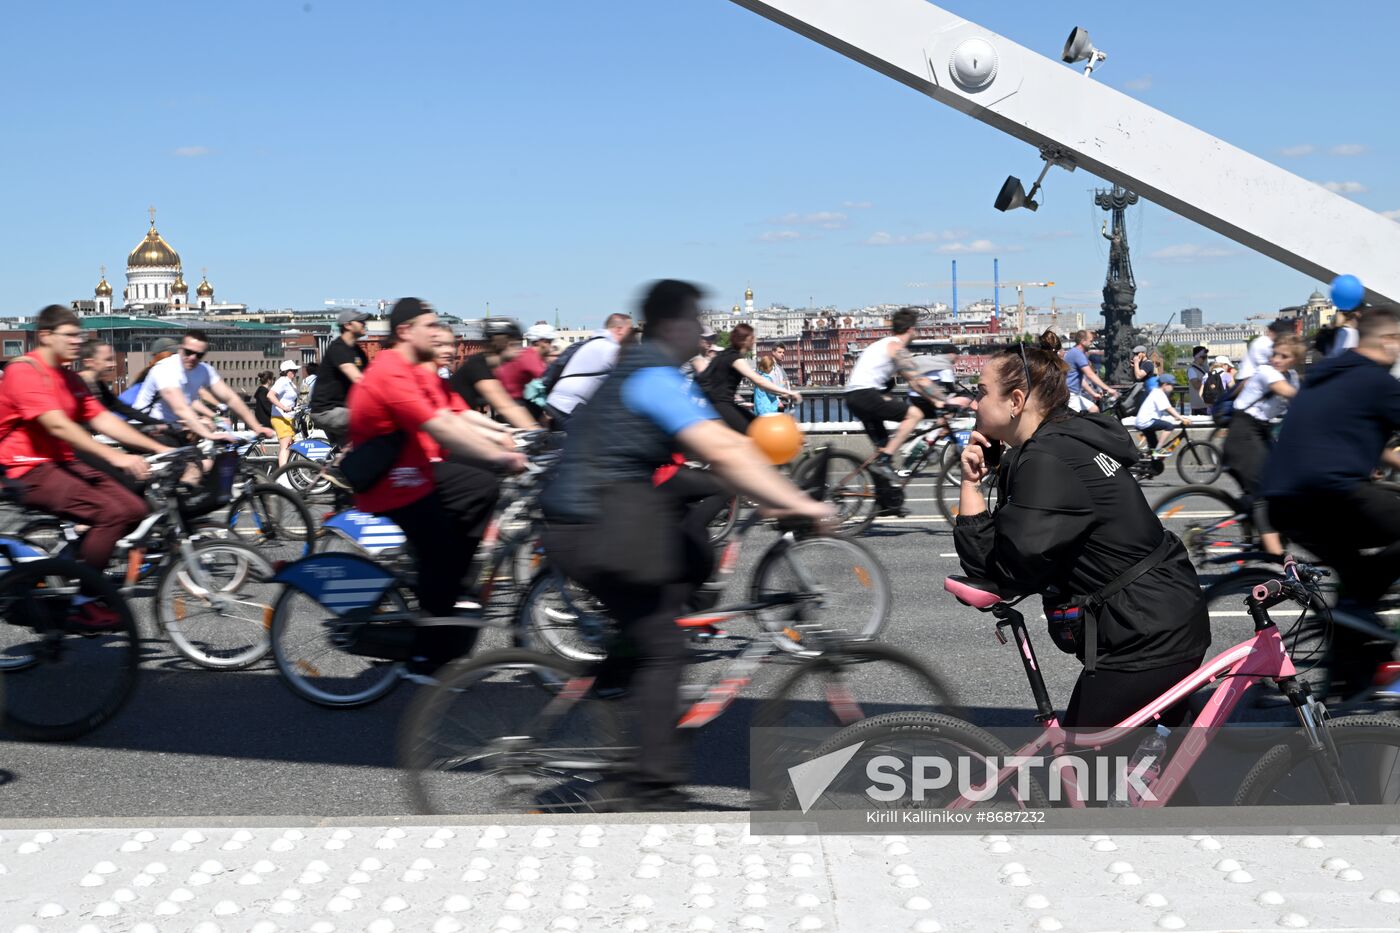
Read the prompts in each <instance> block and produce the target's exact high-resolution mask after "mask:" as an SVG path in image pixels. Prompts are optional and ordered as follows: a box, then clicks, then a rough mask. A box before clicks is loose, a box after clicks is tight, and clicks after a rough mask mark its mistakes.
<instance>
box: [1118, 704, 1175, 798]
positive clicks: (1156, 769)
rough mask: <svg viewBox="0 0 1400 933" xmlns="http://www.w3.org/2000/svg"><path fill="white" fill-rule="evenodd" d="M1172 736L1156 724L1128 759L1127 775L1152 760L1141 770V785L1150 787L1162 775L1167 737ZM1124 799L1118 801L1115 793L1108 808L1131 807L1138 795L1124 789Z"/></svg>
mask: <svg viewBox="0 0 1400 933" xmlns="http://www.w3.org/2000/svg"><path fill="white" fill-rule="evenodd" d="M1171 734H1172V730H1170V729H1168V728H1167V727H1166V726H1163V725H1161V724H1158V726H1157V728H1156V730H1154V731H1153V733H1152V734H1151V735H1149V736H1148V737H1147V738H1145V739H1143V740H1142V741H1141V742H1140V743H1138V747H1137V751H1135V752H1133V757H1132V758H1130V759H1128V770H1127V772H1126V773H1127V774H1132V773H1133V772H1135V771H1137V769H1138V765H1140V764H1141V763H1142V762H1143V760H1144V759H1146V758H1148V757H1149V756H1150V757H1151V758H1152V761H1151V763H1150V764H1148V765H1147V767H1145V768H1143V769H1142V778H1141V780H1142V783H1143V784H1145V785H1147V786H1148V787H1151V786H1152V785H1153V784H1154V783H1156V781H1157V778H1159V777H1161V775H1162V759H1163V758H1165V757H1166V755H1167V737H1168V736H1169V735H1171ZM1123 793H1124V799H1122V800H1119V799H1118V795H1117V794H1116V793H1115V794H1114V795H1113V797H1112V798H1111V799H1110V800H1109V802H1108V805H1109V806H1110V807H1131V806H1133V805H1134V802H1135V801H1136V800H1138V799H1139V798H1138V795H1137V793H1136V792H1135V791H1134V790H1131V789H1129V788H1124V791H1123Z"/></svg>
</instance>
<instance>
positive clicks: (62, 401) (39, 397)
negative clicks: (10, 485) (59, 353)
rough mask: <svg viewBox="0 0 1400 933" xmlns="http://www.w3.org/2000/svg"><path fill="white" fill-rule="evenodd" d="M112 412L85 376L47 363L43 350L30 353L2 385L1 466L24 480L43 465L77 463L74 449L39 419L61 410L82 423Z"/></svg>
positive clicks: (12, 368)
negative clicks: (90, 388)
mask: <svg viewBox="0 0 1400 933" xmlns="http://www.w3.org/2000/svg"><path fill="white" fill-rule="evenodd" d="M24 360H28V361H29V362H23V361H24ZM106 410H107V409H105V408H103V407H102V403H101V402H99V401H98V400H97V399H96V398H94V397H93V394H92V392H90V391H89V390H88V387H87V383H85V382H83V377H81V376H79V375H78V374H77V373H75V372H73V371H72V370H71V369H56V368H54V367H52V366H47V365H45V364H44V361H43V360H41V359H39V351H37V350H35V351H34V352H32V353H26V354H25V355H24V356H23V357H21V358H20V359H18V360H14V361H12V362H11V363H10V365H9V366H7V367H5V378H4V380H3V381H0V466H3V467H4V468H5V474H6V475H7V476H11V477H19V476H23V475H24V474H26V473H28V472H29V471H30V470H32V469H34V468H35V467H36V466H38V465H39V464H41V463H64V462H67V461H69V460H74V459H76V457H75V456H74V454H73V448H72V447H71V446H70V445H68V444H67V443H66V442H64V441H61V440H59V439H58V438H56V437H54V436H53V435H52V434H50V433H49V432H48V431H45V430H44V428H43V426H41V425H40V424H39V421H38V418H39V416H40V415H42V414H43V413H44V412H48V411H61V412H63V413H64V414H65V415H67V416H68V417H69V418H71V419H72V420H74V421H76V422H78V423H80V424H82V423H85V422H88V421H91V420H92V419H93V418H96V417H97V416H98V415H100V414H102V413H103V412H104V411H106Z"/></svg>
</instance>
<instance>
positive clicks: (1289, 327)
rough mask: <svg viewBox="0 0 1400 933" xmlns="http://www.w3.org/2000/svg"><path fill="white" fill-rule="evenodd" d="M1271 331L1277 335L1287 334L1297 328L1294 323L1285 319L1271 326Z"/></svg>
mask: <svg viewBox="0 0 1400 933" xmlns="http://www.w3.org/2000/svg"><path fill="white" fill-rule="evenodd" d="M1269 330H1271V331H1273V332H1274V333H1275V334H1286V333H1291V332H1292V331H1295V330H1297V327H1296V326H1295V325H1294V324H1293V322H1292V321H1289V320H1286V319H1284V318H1279V319H1278V320H1276V321H1273V322H1271V323H1270V324H1269Z"/></svg>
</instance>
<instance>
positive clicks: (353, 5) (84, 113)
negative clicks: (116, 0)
mask: <svg viewBox="0 0 1400 933" xmlns="http://www.w3.org/2000/svg"><path fill="white" fill-rule="evenodd" d="M944 5H945V6H946V7H948V8H950V9H952V10H954V11H956V12H958V13H961V14H962V15H965V16H968V17H969V18H971V19H973V20H975V21H978V22H980V23H981V24H982V25H985V26H986V27H988V28H989V29H993V30H995V31H997V32H1000V33H1002V34H1004V35H1007V36H1009V37H1010V38H1012V39H1014V40H1016V41H1018V42H1020V43H1022V44H1023V45H1026V46H1028V47H1031V48H1033V49H1037V50H1040V51H1043V52H1044V53H1045V54H1047V55H1050V56H1055V55H1057V54H1058V51H1059V47H1060V44H1061V43H1062V42H1063V40H1064V36H1065V35H1066V33H1067V32H1068V30H1069V28H1070V27H1071V26H1073V25H1083V26H1085V27H1086V28H1088V29H1089V30H1090V31H1091V32H1092V34H1093V36H1094V39H1095V42H1096V44H1098V45H1099V46H1100V47H1102V48H1105V49H1107V50H1108V52H1109V53H1110V58H1109V60H1108V62H1107V63H1106V64H1105V65H1104V66H1103V67H1102V69H1101V70H1100V71H1099V72H1096V76H1097V77H1096V80H1101V81H1103V82H1105V83H1107V84H1110V85H1112V86H1114V87H1118V88H1120V89H1122V90H1124V91H1126V92H1127V93H1130V94H1132V95H1134V96H1137V97H1140V98H1141V99H1143V100H1144V101H1146V102H1148V103H1150V104H1152V105H1153V106H1155V107H1158V108H1160V109H1162V110H1164V111H1166V112H1168V113H1170V114H1172V115H1174V116H1176V117H1178V118H1181V119H1183V120H1185V121H1187V122H1189V123H1192V124H1195V125H1197V126H1199V127H1201V128H1203V129H1205V130H1207V131H1209V132H1212V133H1214V134H1216V135H1219V136H1221V137H1223V138H1224V139H1226V140H1228V141H1229V142H1231V143H1233V144H1235V145H1238V146H1240V147H1242V148H1244V149H1247V150H1249V151H1251V152H1254V153H1256V154H1259V155H1261V156H1264V157H1266V158H1268V159H1270V160H1271V161H1274V162H1276V163H1278V164H1280V165H1282V166H1284V167H1286V168H1288V169H1290V170H1292V171H1295V172H1297V173H1298V174H1300V175H1303V176H1304V177H1307V178H1310V179H1314V180H1316V181H1319V182H1331V183H1334V184H1336V185H1338V186H1342V187H1343V188H1344V189H1345V190H1347V191H1349V192H1351V194H1350V196H1352V197H1355V198H1356V199H1357V200H1358V201H1359V202H1361V203H1363V204H1365V205H1367V206H1368V207H1371V208H1373V209H1375V210H1378V211H1395V210H1400V183H1398V182H1397V179H1396V178H1395V171H1394V166H1395V164H1396V158H1397V148H1400V138H1398V137H1400V126H1398V125H1397V121H1396V120H1395V119H1394V115H1395V112H1396V109H1395V108H1396V103H1395V102H1396V100H1397V99H1400V73H1397V70H1396V69H1394V68H1393V67H1390V63H1391V62H1392V60H1393V57H1394V37H1395V35H1396V34H1397V31H1400V4H1394V3H1390V2H1383V0H1334V2H1331V3H1329V4H1327V5H1326V6H1325V7H1319V6H1318V5H1317V4H1314V3H1302V2H1270V3H1265V2H1234V3H1219V2H1212V3H1204V2H1195V0H1179V2H1174V3H1171V4H1137V3H1134V4H1122V3H1108V2H1082V3H1074V4H1067V3H1055V4H1049V3H1044V2H1021V0H1003V2H999V3H995V4H989V3H973V2H971V0H948V2H946V3H945V4H944ZM1071 9H1072V10H1073V12H1070V10H1071ZM0 82H2V83H3V86H4V87H5V89H6V90H5V93H4V94H3V96H0V121H3V123H2V125H3V126H4V127H5V128H6V132H5V137H6V145H4V146H0V173H3V176H4V177H5V179H6V180H7V184H6V185H5V186H4V189H3V190H4V204H5V208H6V211H5V213H6V215H7V222H6V223H5V224H4V225H3V228H2V229H0V256H4V257H5V262H4V263H3V266H4V269H3V271H4V279H5V281H6V282H7V284H8V286H9V287H8V288H7V289H6V292H5V295H4V300H3V302H0V313H3V314H16V313H18V314H30V313H33V312H34V311H35V310H37V309H38V308H39V307H40V306H42V305H44V304H46V303H49V302H53V301H60V302H67V301H69V300H72V299H73V298H77V297H88V296H90V295H91V293H92V286H93V285H94V284H95V283H96V281H97V272H98V265H99V264H102V263H105V264H106V266H107V268H108V279H109V281H111V282H112V283H113V285H114V286H115V287H116V288H117V290H118V294H120V289H121V286H122V284H123V282H124V279H123V276H122V273H123V271H124V268H125V257H126V253H127V252H128V251H129V250H130V249H131V248H132V247H133V246H135V245H136V243H137V242H138V241H139V240H140V238H141V236H142V234H143V232H144V229H145V220H146V213H145V209H146V207H147V205H148V204H154V205H155V206H156V207H157V209H158V214H157V225H158V227H159V228H160V230H161V232H162V233H163V234H164V235H165V236H166V238H167V239H168V240H169V241H170V242H171V244H172V245H173V246H174V247H175V248H176V249H177V250H179V251H180V253H181V256H182V258H183V260H184V264H185V278H186V280H187V281H189V282H190V284H191V286H193V284H194V283H195V282H196V281H198V275H199V269H200V268H201V267H203V266H208V267H209V276H210V279H211V281H212V282H213V283H214V285H215V286H216V288H217V291H218V296H219V297H220V298H221V299H223V300H234V301H243V302H246V303H248V304H249V305H251V306H253V307H269V308H271V307H289V306H290V307H298V308H310V307H318V306H320V305H321V303H322V302H323V301H324V300H325V299H327V298H347V297H358V298H376V297H388V298H392V297H395V296H398V295H402V294H418V295H421V296H423V297H425V298H428V299H429V300H432V301H434V302H435V303H436V304H437V305H438V306H439V307H441V308H443V309H445V310H449V311H452V312H455V313H459V314H463V315H468V316H470V315H477V314H480V313H481V312H483V311H484V310H485V308H486V304H487V302H490V305H491V310H492V312H493V313H496V314H512V315H515V316H517V317H520V318H521V319H524V320H526V321H532V320H535V319H537V318H549V319H552V318H553V316H554V311H555V309H556V308H557V309H558V310H559V313H560V315H561V316H562V317H563V319H564V320H565V322H574V323H589V324H592V323H594V322H597V321H600V320H601V319H602V317H603V316H604V315H605V314H606V313H607V312H609V311H611V310H614V309H617V308H619V307H626V306H629V305H630V304H631V303H632V302H633V301H634V299H635V296H636V292H637V289H638V287H639V286H640V285H641V284H642V283H644V282H645V281H647V280H649V279H651V278H655V277H658V276H677V277H683V278H689V279H693V280H695V281H697V282H700V283H703V284H704V285H705V286H706V287H707V288H708V289H709V290H710V291H711V294H712V296H713V297H712V302H713V304H715V305H716V306H728V305H730V304H733V303H735V302H737V301H739V300H740V299H741V296H742V293H743V290H744V288H745V287H746V286H751V287H752V288H753V289H754V291H755V292H756V293H757V297H758V303H759V304H760V305H765V304H767V303H768V302H769V301H777V302H783V303H787V304H790V305H802V304H806V303H807V302H808V301H809V300H811V301H814V302H816V303H818V304H835V305H837V306H839V307H843V308H844V307H851V306H856V305H860V304H865V303H870V302H905V301H914V300H919V299H921V298H924V299H933V298H936V299H941V300H944V301H947V300H948V298H949V295H948V293H947V289H940V290H928V291H921V290H918V289H911V288H909V287H908V283H911V282H938V281H943V280H946V279H947V278H948V269H949V260H950V259H951V258H954V257H956V258H958V259H959V274H960V277H961V278H963V279H965V280H977V279H990V278H991V271H992V269H991V267H992V257H993V256H994V255H996V256H999V257H1000V258H1001V271H1002V278H1003V280H1008V281H1009V280H1015V279H1027V280H1040V279H1052V280H1054V281H1055V282H1057V283H1058V284H1057V287H1056V288H1055V289H1053V292H1054V294H1055V295H1056V296H1058V297H1059V299H1060V301H1061V303H1062V304H1072V303H1075V302H1094V301H1096V300H1097V298H1096V292H1097V290H1098V288H1099V287H1100V286H1101V284H1102V278H1103V268H1104V256H1105V251H1104V245H1103V243H1102V241H1101V239H1100V238H1099V236H1098V233H1097V228H1098V224H1099V222H1100V219H1101V217H1102V214H1101V213H1099V212H1096V211H1095V210H1094V209H1093V208H1092V206H1091V202H1090V196H1089V193H1088V189H1089V188H1090V187H1092V186H1093V184H1094V179H1092V178H1091V177H1088V176H1086V175H1085V174H1084V173H1083V172H1077V173H1075V174H1074V175H1067V174H1064V173H1061V172H1056V173H1054V174H1052V175H1051V179H1050V187H1049V190H1048V193H1047V198H1046V201H1045V203H1044V205H1043V206H1042V207H1041V209H1040V211H1039V213H1036V214H1031V213H1029V212H1026V211H1018V212H1013V213H1011V214H1006V215H1001V214H998V213H996V212H995V211H994V210H993V209H992V207H991V201H992V198H993V196H994V195H995V193H996V191H997V188H998V187H999V186H1000V184H1001V181H1002V179H1003V178H1004V177H1005V176H1006V175H1007V174H1009V173H1010V174H1016V175H1019V176H1021V177H1022V178H1024V179H1026V180H1027V182H1029V180H1030V179H1031V178H1033V177H1034V175H1035V174H1036V171H1037V169H1038V162H1037V160H1036V157H1035V153H1034V152H1033V151H1032V150H1031V149H1030V147H1028V146H1026V145H1024V144H1022V143H1019V142H1016V141H1014V140H1012V139H1010V138H1009V137H1005V136H1002V135H1001V134H1000V133H998V132H996V131H995V130H992V129H991V128H989V127H986V126H983V125H982V124H980V123H978V122H977V121H975V120H972V119H971V118H968V117H965V116H963V115H961V114H959V113H956V112H955V111H953V110H951V109H948V108H945V107H943V106H941V105H938V104H936V103H933V102H932V101H930V100H928V99H927V98H924V97H922V96H921V95H919V94H916V93H915V92H913V91H911V90H909V89H907V88H905V87H903V86H901V85H898V84H896V83H894V82H893V81H890V80H889V79H887V78H884V77H882V76H880V75H877V74H875V73H874V72H872V71H869V70H867V69H865V68H864V67H862V66H860V65H857V64H856V63H854V62H852V61H849V60H847V59H845V58H844V57H842V56H839V55H837V54H836V53H834V52H831V51H829V50H827V49H825V48H822V47H820V46H818V45H816V44H814V43H812V42H810V41H808V40H806V39H803V38H801V37H799V36H797V35H795V34H793V33H790V32H788V31H787V30H785V29H782V28H780V27H778V26H776V25H774V24H772V23H770V22H768V21H767V20H764V19H762V18H760V17H758V16H756V15H754V14H753V13H750V12H748V11H747V10H744V9H741V8H740V7H738V6H735V5H734V4H732V3H730V2H728V0H601V2H593V3H582V2H577V0H568V2H564V0H530V2H521V0H516V2H486V0H463V2H402V3H395V4H390V3H387V2H382V3H381V2H375V3H361V2H333V0H312V2H310V3H309V4H308V3H304V2H282V0H277V2H273V0H253V2H239V3H219V4H214V3H201V4H194V3H174V2H169V3H167V2H160V0H147V2H144V3H141V4H137V5H131V4H108V3H96V2H92V3H87V2H77V0H65V2H54V3H31V4H24V5H22V6H18V7H15V8H13V9H12V10H10V11H9V14H8V16H7V28H6V29H5V30H4V32H3V34H0ZM1129 229H1130V234H1131V236H1132V238H1133V250H1134V261H1135V267H1136V271H1137V275H1138V279H1139V285H1140V287H1139V294H1138V302H1139V306H1140V318H1142V319H1145V320H1165V319H1166V318H1167V316H1168V315H1169V314H1170V313H1171V312H1173V311H1176V310H1179V309H1180V308H1182V307H1187V306H1192V305H1197V306H1200V307H1202V308H1203V309H1205V310H1206V314H1207V318H1208V319H1212V318H1213V319H1220V320H1230V319H1240V318H1242V317H1243V316H1244V315H1246V314H1251V313H1258V312H1265V311H1271V310H1274V309H1276V308H1278V307H1279V306H1281V305H1284V304H1292V303H1296V302H1299V301H1302V300H1303V299H1305V298H1306V297H1307V295H1308V293H1309V292H1310V291H1311V290H1312V288H1313V287H1314V285H1315V283H1313V282H1312V281H1310V280H1308V279H1307V278H1306V277H1305V276H1302V275H1300V274H1298V273H1296V272H1293V271H1292V270H1290V269H1287V268H1285V267H1284V266H1281V265H1279V264H1277V263H1275V262H1273V261H1271V260H1268V259H1265V258H1263V257H1260V256H1257V255H1254V254H1252V253H1250V252H1248V251H1246V250H1244V249H1242V248H1240V247H1237V246H1235V245H1234V244H1233V243H1231V242H1229V241H1227V240H1225V239H1223V238H1221V237H1218V236H1216V235H1214V234H1212V233H1210V232H1209V231H1207V230H1205V229H1203V228H1200V227H1198V226H1196V225H1194V224H1192V223H1189V222H1187V221H1184V220H1181V219H1179V218H1176V217H1175V216H1174V215H1171V214H1169V213H1168V212H1166V211H1165V210H1163V209H1161V208H1158V207H1156V206H1153V205H1150V204H1149V205H1145V206H1144V207H1143V209H1141V210H1140V211H1138V212H1136V215H1135V216H1134V217H1133V219H1132V220H1131V223H1130V228H1129ZM981 293H987V294H990V288H985V289H980V288H977V287H974V286H968V287H965V288H963V289H962V290H961V295H960V297H961V298H962V299H963V301H967V300H970V299H971V298H974V297H977V296H978V295H979V294H981ZM1030 297H1032V298H1036V297H1039V298H1041V299H1042V300H1043V299H1044V298H1046V297H1048V296H1046V295H1044V294H1041V295H1038V296H1037V295H1031V296H1030ZM1086 310H1087V311H1088V313H1089V314H1091V315H1092V314H1093V313H1094V312H1093V310H1092V309H1086Z"/></svg>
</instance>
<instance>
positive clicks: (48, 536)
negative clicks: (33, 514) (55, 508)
mask: <svg viewBox="0 0 1400 933" xmlns="http://www.w3.org/2000/svg"><path fill="white" fill-rule="evenodd" d="M14 537H16V538H21V539H23V540H24V541H26V542H28V543H29V544H32V545H34V546H35V547H36V548H38V549H39V550H41V551H43V552H44V553H45V554H57V553H58V552H59V551H61V550H63V548H64V546H65V545H67V544H68V538H67V536H66V535H65V534H64V532H63V522H62V521H60V520H59V519H57V518H54V517H53V516H49V515H46V516H44V517H42V518H35V519H33V520H31V521H27V522H25V523H24V524H22V525H20V526H19V528H18V529H16V531H15V532H14Z"/></svg>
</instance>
